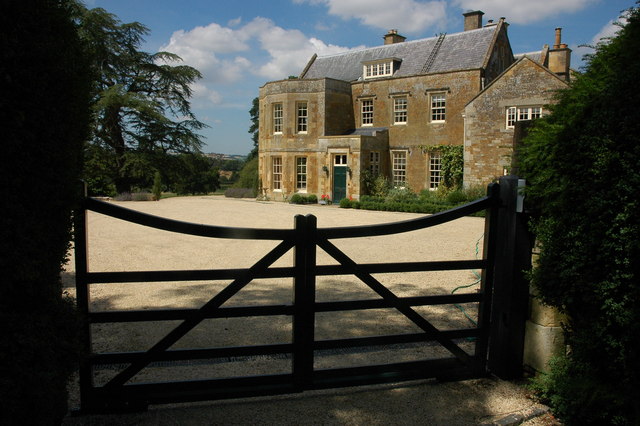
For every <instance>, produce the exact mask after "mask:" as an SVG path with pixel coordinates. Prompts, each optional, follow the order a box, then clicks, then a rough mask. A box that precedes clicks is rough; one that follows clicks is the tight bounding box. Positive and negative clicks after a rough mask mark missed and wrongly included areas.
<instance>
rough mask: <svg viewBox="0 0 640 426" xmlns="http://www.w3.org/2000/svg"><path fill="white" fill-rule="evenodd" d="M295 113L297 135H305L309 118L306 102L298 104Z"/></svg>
mask: <svg viewBox="0 0 640 426" xmlns="http://www.w3.org/2000/svg"><path fill="white" fill-rule="evenodd" d="M296 110H297V113H296V116H297V123H298V133H307V120H308V117H309V110H308V108H307V103H306V102H298V105H297V107H296Z"/></svg>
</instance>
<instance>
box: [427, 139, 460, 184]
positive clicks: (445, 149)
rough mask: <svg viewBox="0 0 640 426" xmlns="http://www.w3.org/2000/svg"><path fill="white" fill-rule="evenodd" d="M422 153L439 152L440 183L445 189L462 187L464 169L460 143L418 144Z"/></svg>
mask: <svg viewBox="0 0 640 426" xmlns="http://www.w3.org/2000/svg"><path fill="white" fill-rule="evenodd" d="M418 147H419V148H420V149H421V150H422V152H423V153H424V154H432V153H439V154H440V161H441V169H440V170H441V171H440V173H441V176H442V181H441V184H442V185H443V186H444V187H445V188H447V189H459V188H461V187H462V175H463V169H464V156H463V153H464V147H463V146H462V145H419V146H418Z"/></svg>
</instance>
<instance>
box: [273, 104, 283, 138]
mask: <svg viewBox="0 0 640 426" xmlns="http://www.w3.org/2000/svg"><path fill="white" fill-rule="evenodd" d="M273 133H282V104H273Z"/></svg>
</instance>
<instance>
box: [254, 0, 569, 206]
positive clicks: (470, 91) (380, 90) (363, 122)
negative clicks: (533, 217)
mask: <svg viewBox="0 0 640 426" xmlns="http://www.w3.org/2000/svg"><path fill="white" fill-rule="evenodd" d="M482 15H483V13H482V12H480V11H475V12H468V13H465V14H464V16H465V24H464V31H463V32H460V33H456V34H441V35H439V36H436V37H432V38H427V39H422V40H416V41H405V38H404V37H403V36H401V35H400V34H398V33H397V31H395V30H391V31H389V33H388V34H386V35H385V36H384V45H382V46H378V47H373V48H368V49H362V50H354V51H348V52H344V53H341V54H336V55H330V56H324V57H317V56H316V55H314V56H313V57H312V58H311V59H310V61H309V63H308V64H307V66H306V67H305V69H304V70H303V71H302V73H301V74H300V76H299V77H298V78H295V79H289V80H281V81H273V82H268V83H266V84H265V85H264V86H262V87H261V88H260V95H259V100H260V112H259V114H260V123H259V135H260V136H259V177H260V180H261V190H262V193H263V195H264V196H267V197H269V198H270V199H273V200H286V199H287V198H288V197H289V196H291V195H292V194H294V193H307V194H316V195H318V197H320V196H321V195H326V196H328V197H329V198H331V199H332V200H334V201H338V200H340V199H342V198H344V197H352V198H353V199H358V198H359V197H360V195H361V194H362V192H363V181H364V179H365V176H366V175H377V174H382V175H384V176H386V177H387V178H388V179H389V180H390V181H391V182H392V183H393V185H395V186H400V187H409V188H411V189H412V190H414V191H419V190H422V189H437V187H438V185H439V184H440V181H441V165H442V163H441V158H440V154H439V152H438V151H437V150H434V149H430V148H429V147H437V146H441V145H460V146H462V145H464V146H465V160H467V159H468V161H470V162H471V163H470V164H472V165H473V167H471V166H470V167H466V164H465V173H467V172H468V173H469V174H468V176H469V182H470V183H473V184H475V183H479V184H484V183H486V182H488V181H489V180H491V179H492V178H493V177H495V176H496V174H502V173H501V170H502V169H500V167H498V166H496V167H497V168H496V167H493V168H491V167H488V166H487V165H486V164H485V163H487V162H495V161H497V160H496V159H501V158H502V156H506V155H507V154H508V149H507V150H505V149H503V146H506V145H508V144H509V143H508V142H509V141H508V138H509V136H511V138H513V131H512V130H511V128H510V127H509V128H508V129H507V130H506V131H504V129H503V128H504V127H505V123H506V121H505V120H506V119H505V118H504V117H505V114H506V113H507V111H512V110H510V109H508V108H512V107H516V111H518V110H517V108H518V106H534V105H536V106H537V105H544V104H545V103H547V101H548V100H550V99H551V91H552V90H554V89H555V88H556V87H557V86H558V82H559V83H562V78H568V69H569V68H568V67H569V63H568V58H569V55H570V50H569V49H567V48H566V46H565V45H563V47H560V45H559V39H558V37H557V40H556V41H557V43H556V44H557V45H558V46H555V45H554V49H548V48H546V49H544V50H543V51H542V52H536V53H535V54H527V55H526V57H525V56H523V57H522V58H520V59H518V57H515V56H514V55H513V52H512V50H511V45H510V43H509V38H508V34H507V28H508V24H507V23H506V22H505V20H504V18H501V19H500V20H499V21H498V22H496V23H494V22H492V21H489V23H487V24H486V25H482ZM558 34H559V32H558ZM557 52H559V53H560V54H562V55H564V56H563V58H564V62H562V61H558V59H557V57H558V56H559V55H558V54H556V53H557ZM534 56H535V58H536V59H535V60H532V59H531V58H532V57H534ZM556 63H561V64H560V65H562V64H564V67H562V66H560V65H557V66H556ZM552 65H554V66H556V70H555V71H554V72H560V73H564V74H559V75H560V77H557V76H555V75H552V74H553V73H551V72H550V71H549V69H552ZM560 68H562V69H560ZM530 69H534V70H538V71H540V72H544V73H545V74H540V72H538V74H539V75H538V74H537V75H538V77H539V78H537V79H536V80H535V81H536V82H537V83H536V84H539V85H537V86H536V84H527V85H521V83H520V80H519V77H518V76H517V75H516V74H518V73H520V72H522V73H530V72H533V74H536V72H537V71H530ZM552 70H553V69H552ZM527 75H528V74H527ZM524 78H527V77H524ZM549 81H551V83H549ZM562 84H564V83H562ZM509 85H516V86H520V88H519V89H513V90H511V92H509V90H506V89H505V87H506V86H509ZM541 94H545V96H547V97H546V98H545V96H538V95H541ZM507 95H508V96H509V98H508V99H497V98H498V97H500V96H507ZM518 96H520V97H521V99H516V98H517V97H518ZM514 97H515V98H514ZM507 100H508V102H507ZM534 101H535V102H534ZM470 102H472V104H470ZM505 102H506V103H505ZM488 104H491V105H490V107H491V108H490V109H491V111H490V112H489V111H486V112H485V111H481V110H483V109H484V108H486V107H487V105H488ZM507 104H508V105H507ZM496 108H497V109H496ZM531 118H534V117H533V116H531ZM485 119H488V120H491V121H490V122H486V123H482V125H480V124H481V123H480V120H485ZM521 119H523V120H524V119H525V116H524V115H523V116H522V117H521ZM489 131H491V132H495V131H497V132H499V135H500V136H501V138H502V137H504V138H506V139H504V140H503V139H501V141H500V142H496V141H495V140H494V139H496V137H494V136H489V133H490V132H489ZM501 131H502V133H500V132H501ZM483 132H485V133H486V134H485V133H483ZM472 138H473V139H472ZM496 145H497V146H498V147H500V148H499V150H498V151H496V152H495V153H490V152H488V151H492V150H494V149H495V146H496ZM467 151H468V152H467ZM505 158H506V157H505ZM505 161H506V160H505ZM505 161H502V162H499V161H498V164H499V165H500V166H501V165H503V163H504V162H505ZM496 170H498V172H500V173H498V172H496ZM465 179H467V175H465Z"/></svg>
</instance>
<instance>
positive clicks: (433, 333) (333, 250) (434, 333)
mask: <svg viewBox="0 0 640 426" xmlns="http://www.w3.org/2000/svg"><path fill="white" fill-rule="evenodd" d="M318 245H319V246H320V247H321V248H322V249H323V250H324V251H326V252H327V253H328V254H329V255H330V256H331V257H333V258H334V259H335V260H337V261H338V262H339V263H340V264H341V265H343V266H348V267H350V268H353V269H354V270H355V271H356V272H355V274H354V275H355V276H356V277H358V278H359V279H360V280H361V281H362V282H364V283H365V284H366V285H368V286H369V287H370V288H371V289H372V290H373V291H375V292H376V293H378V295H380V296H381V297H382V298H383V299H385V300H387V301H389V302H391V303H392V304H393V306H394V307H395V308H396V309H397V310H398V311H400V313H402V314H403V315H404V316H406V317H407V318H408V319H409V320H411V321H412V322H413V323H414V324H416V325H417V326H418V327H420V328H421V329H422V330H424V332H425V333H426V334H427V335H428V336H429V337H433V339H434V340H436V341H437V342H438V343H440V344H441V345H442V346H443V347H444V348H446V349H447V350H448V351H449V352H451V353H452V354H453V355H455V356H456V358H458V359H459V360H460V361H462V362H463V363H465V364H467V365H473V364H475V363H476V361H475V360H474V359H473V358H472V357H471V356H469V354H467V353H466V352H465V351H464V350H462V349H461V348H460V347H459V346H458V345H456V344H455V343H453V342H452V341H451V340H449V339H447V338H445V337H443V336H442V332H441V331H440V330H438V329H437V328H436V327H434V326H433V325H432V324H431V323H430V322H429V321H427V320H426V319H424V317H423V316H422V315H420V314H419V313H417V312H416V311H415V310H413V309H412V308H411V306H410V305H408V304H407V303H405V302H403V301H402V300H401V299H400V298H398V296H396V295H395V294H394V293H393V292H392V291H391V290H389V289H388V288H386V287H385V286H384V285H383V284H382V283H380V281H378V280H377V279H375V278H374V277H373V276H372V275H371V274H369V273H365V272H358V265H357V264H356V263H355V262H354V261H353V260H352V259H351V258H350V257H348V256H347V255H346V254H344V252H342V251H341V250H340V249H339V248H337V247H336V246H335V245H333V244H332V243H331V242H330V241H329V240H319V241H318Z"/></svg>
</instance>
